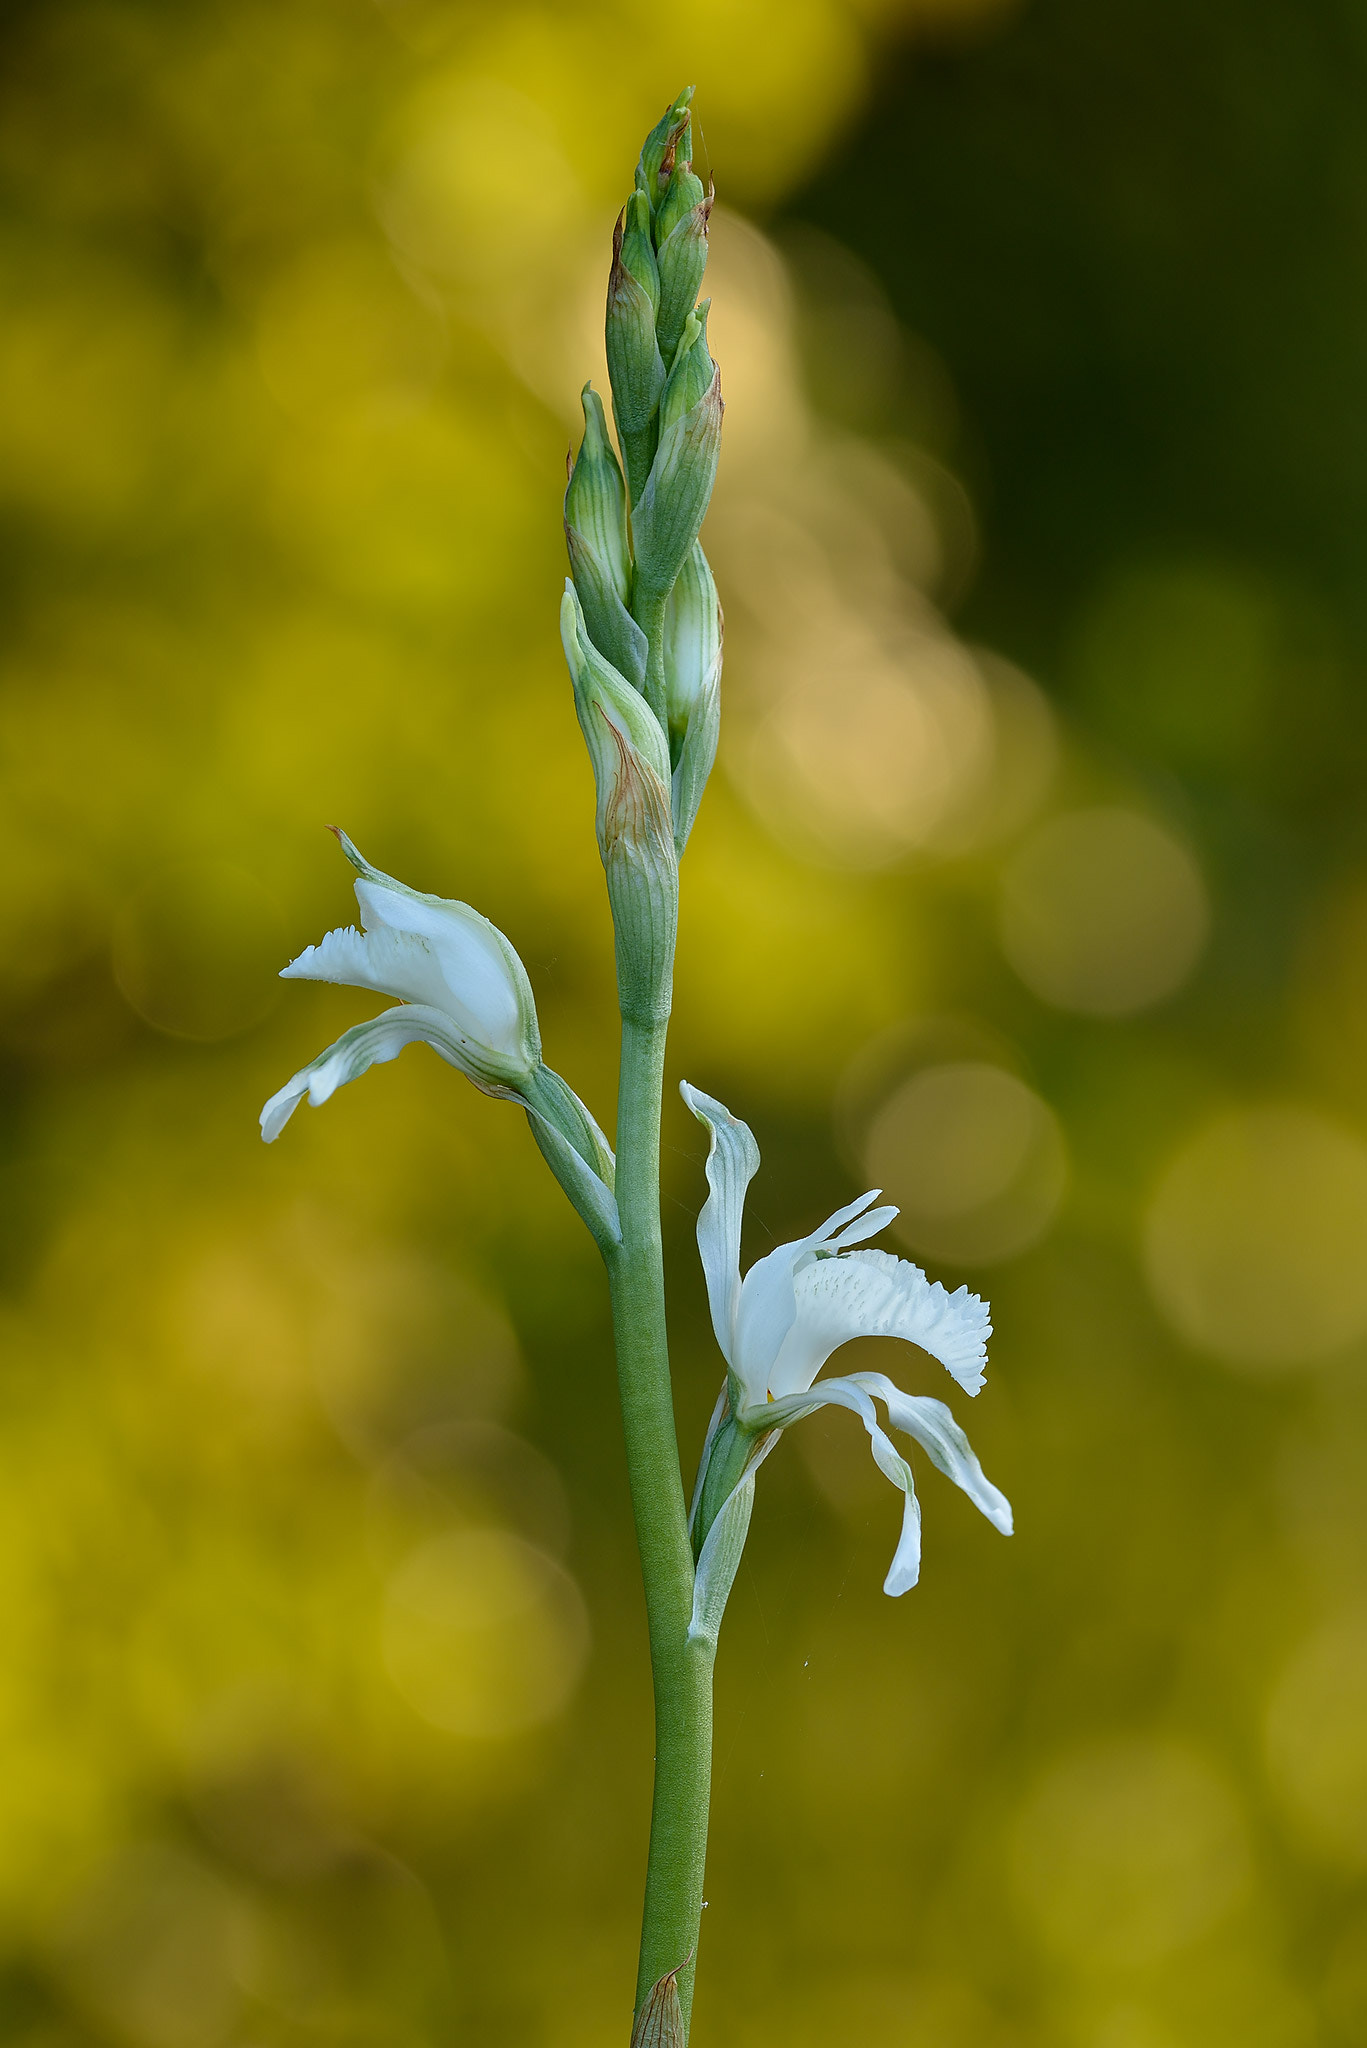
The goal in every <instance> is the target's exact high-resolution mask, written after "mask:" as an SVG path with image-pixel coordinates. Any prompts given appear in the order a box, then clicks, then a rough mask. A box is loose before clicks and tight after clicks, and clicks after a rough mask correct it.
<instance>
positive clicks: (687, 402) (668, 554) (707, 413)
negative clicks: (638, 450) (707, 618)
mask: <svg viewBox="0 0 1367 2048" xmlns="http://www.w3.org/2000/svg"><path fill="white" fill-rule="evenodd" d="M706 310H707V309H706V307H705V306H704V307H703V309H702V311H703V320H702V321H699V320H697V319H696V317H695V316H692V315H690V318H689V321H688V323H687V324H686V326H685V329H684V337H683V340H682V341H681V342H680V344H679V355H678V358H677V360H676V361H675V364H674V368H673V370H672V371H671V372H670V384H669V387H667V388H666V392H665V395H664V398H663V399H662V401H661V407H660V442H659V447H658V448H657V450H656V453H655V460H654V462H653V463H652V465H651V470H650V475H649V477H648V478H647V480H646V486H645V489H644V490H643V491H642V493H641V496H640V499H639V501H638V503H637V505H636V509H635V513H634V515H633V518H632V534H633V538H634V541H635V552H636V601H635V609H636V615H637V617H638V618H639V617H641V616H642V605H643V601H644V600H648V599H649V598H651V597H652V596H653V597H654V598H655V600H656V601H657V602H658V601H660V600H662V599H663V598H665V597H667V596H668V594H669V592H670V591H671V590H672V589H673V587H674V579H675V578H676V577H677V575H678V574H679V571H680V570H681V569H682V567H683V565H684V562H685V561H686V560H687V557H688V552H689V549H690V548H691V547H692V545H693V543H694V541H695V540H696V539H697V537H698V529H699V528H700V527H701V525H702V522H703V516H704V514H705V513H706V511H707V506H708V502H709V500H710V499H711V496H712V486H713V483H714V482H715V481H716V475H717V450H718V446H719V444H720V441H721V419H722V399H721V379H720V377H719V376H718V374H717V369H716V365H715V364H714V363H713V361H712V358H711V356H710V355H709V354H708V352H707V334H706V330H705V320H706ZM694 329H696V332H692V330H694Z"/></svg>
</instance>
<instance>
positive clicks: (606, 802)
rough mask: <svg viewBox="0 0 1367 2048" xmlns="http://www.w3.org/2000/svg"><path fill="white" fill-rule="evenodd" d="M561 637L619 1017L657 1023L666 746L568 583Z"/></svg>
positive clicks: (669, 838)
mask: <svg viewBox="0 0 1367 2048" xmlns="http://www.w3.org/2000/svg"><path fill="white" fill-rule="evenodd" d="M560 633H561V638H562V640H563V642H564V647H565V659H566V661H567V663H568V665H569V671H570V676H571V678H572V680H573V683H574V708H575V711H576V712H577V714H578V717H579V725H580V729H581V731H582V732H583V735H584V740H585V743H586V745H587V747H588V750H589V759H590V760H591V761H592V763H593V774H594V782H595V784H596V787H597V793H598V811H597V818H596V825H597V831H598V851H599V853H600V854H601V856H602V861H603V872H604V875H605V876H606V878H607V885H608V901H609V903H610V904H611V906H612V923H613V931H614V934H615V937H616V949H617V989H618V995H619V998H620V1002H621V1009H622V1014H623V1016H626V1017H630V1018H632V1019H633V1020H635V1021H636V1022H638V1023H650V1022H658V1021H659V1020H660V1019H661V1018H662V1017H664V1016H666V1015H668V1011H669V983H670V967H671V962H672V960H673V957H674V935H675V930H676V927H677V924H678V915H679V864H678V859H677V856H676V854H675V851H674V829H673V815H672V812H671V809H670V801H669V772H670V771H669V748H668V744H667V742H666V740H665V736H664V733H663V731H662V730H661V727H660V725H659V722H658V720H657V719H656V717H655V715H654V713H653V712H652V711H651V709H650V707H649V705H648V704H647V703H646V701H645V699H644V698H643V697H642V696H641V695H640V694H639V693H638V692H637V691H636V690H634V689H633V688H632V687H631V685H630V683H628V682H627V680H626V679H625V677H624V676H622V675H620V674H619V673H618V672H617V670H616V669H615V668H613V667H612V665H611V663H610V662H607V661H605V660H604V659H603V657H602V655H601V654H600V653H599V652H598V650H597V649H596V648H595V647H594V645H593V643H592V641H591V640H590V639H589V637H588V633H587V630H586V628H585V625H584V616H583V612H582V610H581V609H580V605H579V601H578V598H577V596H576V594H575V590H574V586H573V584H567V585H566V587H565V596H564V599H563V600H562V603H561V608H560Z"/></svg>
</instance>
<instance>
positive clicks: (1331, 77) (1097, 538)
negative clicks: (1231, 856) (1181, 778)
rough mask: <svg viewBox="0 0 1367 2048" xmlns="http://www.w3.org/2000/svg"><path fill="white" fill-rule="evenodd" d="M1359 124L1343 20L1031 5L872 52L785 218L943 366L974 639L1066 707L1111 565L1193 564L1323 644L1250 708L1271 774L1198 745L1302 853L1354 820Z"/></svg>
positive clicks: (1237, 5)
mask: <svg viewBox="0 0 1367 2048" xmlns="http://www.w3.org/2000/svg"><path fill="white" fill-rule="evenodd" d="M1364 106H1367V17H1364V16H1363V14H1362V13H1361V11H1360V10H1358V9H1356V8H1353V7H1350V6H1346V5H1336V4H1334V0H1315V4H1311V5H1307V6H1303V7H1297V8H1288V7H1285V6H1281V5H1277V4H1275V0H1271V4H1268V0H1213V4H1211V5H1209V6H1206V7H1202V8H1199V9H1195V10H1193V9H1191V8H1189V7H1184V6H1181V5H1177V4H1172V0H1166V4H1157V5H1156V4H1153V0H1120V4H1118V5H1115V6H1111V7H1107V8H1105V9H1101V10H1098V9H1096V8H1095V7H1092V6H1090V5H1088V4H1086V0H1044V4H1040V5H1037V6H1030V7H1027V8H1025V9H1024V10H1023V11H1022V12H1021V13H1020V14H1019V15H1018V16H1017V17H1016V18H1015V19H1014V20H1012V21H1011V22H1010V23H1009V24H1008V25H1007V26H1006V27H1005V28H1004V29H1002V30H1001V31H999V32H998V33H997V34H996V35H995V36H993V37H991V38H989V39H988V40H986V41H985V42H983V43H982V44H980V45H978V46H970V47H967V48H964V47H960V48H956V49H946V50H943V51H939V52H927V51H926V50H925V48H924V47H918V48H917V49H915V50H911V49H908V50H906V51H904V52H903V53H902V54H901V55H900V57H898V58H895V59H894V60H893V61H891V62H890V63H889V65H888V67H887V70H886V73H885V76H884V79H883V83H882V86H881V89H880V91H879V95H878V99H877V102H876V104H875V106H874V108H873V110H872V112H871V114H870V116H869V118H868V119H867V120H866V121H865V123H864V124H863V126H862V127H861V129H860V130H859V132H858V133H857V134H856V135H854V136H853V137H852V138H851V139H850V140H849V141H848V143H847V144H846V146H845V148H844V150H843V152H842V154H841V156H840V157H839V159H838V160H837V161H836V162H835V163H834V164H831V165H824V166H823V167H822V170H821V173H820V176H819V178H818V179H817V180H816V181H815V182H814V183H813V185H812V186H811V188H810V189H809V190H808V191H807V192H806V193H805V194H803V195H801V196H800V197H799V198H798V199H797V200H796V201H795V202H794V203H793V204H792V205H791V206H790V207H789V208H788V209H787V212H788V216H789V218H796V219H802V220H807V221H810V222H813V223H816V224H818V225H820V226H821V227H823V228H825V229H827V230H828V231H829V232H831V233H832V234H835V235H837V236H839V237H840V239H842V240H843V241H844V242H846V243H847V244H848V245H850V246H851V247H853V248H854V249H856V250H857V251H858V253H859V254H860V255H861V256H862V257H863V258H864V259H865V260H866V261H867V262H868V263H869V264H870V265H871V266H872V267H873V268H874V270H875V271H876V272H877V273H878V275H879V277H880V278H881V279H882V281H883V283H884V285H885V287H886V289H887V291H888V293H889V295H890V297H891V299H892V302H893V304H894V306H895V308H896V310H897V312H898V313H899V314H900V316H901V317H902V319H903V320H904V321H905V322H906V323H907V325H908V326H909V327H910V328H912V329H913V330H915V331H916V332H917V333H920V334H923V335H924V336H925V337H926V338H927V339H928V340H929V341H930V342H931V343H932V344H933V345H934V346H935V347H936V348H937V349H938V350H939V351H940V353H941V354H942V355H943V357H944V358H945V360H946V362H947V363H948V365H949V368H950V371H951V374H952V376H953V378H954V380H955V384H956V386H957V389H958V393H959V397H960V401H961V404H962V409H963V413H964V415H965V418H966V421H967V422H968V426H969V430H970V436H971V440H970V445H969V446H968V447H967V448H965V449H963V450H961V451H960V461H961V463H963V464H964V466H965V467H966V468H967V470H968V473H969V480H970V483H971V484H972V486H973V488H974V490H975V495H976V496H977V499H978V502H979V505H980V508H981V510H982V513H983V524H984V533H985V555H984V563H983V567H982V571H981V575H980V577H979V581H978V584H977V587H976V589H975V591H974V592H973V593H972V595H971V597H970V599H969V601H968V604H967V606H966V609H965V612H964V614H963V616H962V619H961V621H960V623H961V624H962V626H963V627H964V629H965V630H966V631H968V632H969V633H970V634H973V635H979V636H981V637H983V638H985V639H988V640H991V641H993V642H994V643H995V644H998V645H1000V646H1002V647H1003V648H1005V649H1006V650H1007V651H1008V652H1009V653H1011V654H1013V655H1014V656H1015V657H1017V658H1018V659H1021V660H1023V661H1025V662H1026V663H1027V664H1028V665H1030V666H1032V667H1033V668H1034V669H1035V670H1036V671H1037V672H1038V673H1039V674H1040V676H1041V679H1042V680H1043V681H1044V682H1045V683H1046V685H1047V686H1049V687H1051V688H1062V689H1064V691H1065V692H1067V690H1068V688H1069V686H1070V683H1071V675H1070V668H1071V666H1072V664H1071V663H1070V660H1069V638H1070V633H1071V630H1072V627H1073V622H1074V614H1075V612H1076V609H1077V607H1078V605H1079V604H1080V603H1081V602H1082V601H1083V600H1085V599H1086V598H1087V597H1088V596H1089V595H1090V593H1091V591H1092V590H1093V587H1094V586H1095V584H1096V582H1097V580H1098V579H1099V578H1100V577H1102V576H1103V575H1104V574H1105V573H1106V572H1107V571H1108V570H1109V569H1110V567H1111V566H1112V565H1113V564H1114V563H1115V561H1116V560H1117V559H1119V558H1133V557H1136V556H1145V555H1147V556H1162V557H1163V558H1165V559H1171V558H1173V557H1175V556H1183V557H1189V556H1196V557H1200V558H1202V559H1203V560H1205V561H1211V560H1214V561H1216V562H1226V563H1227V562H1230V561H1233V562H1234V563H1235V564H1236V565H1238V566H1239V567H1240V569H1242V570H1243V571H1245V572H1250V573H1251V574H1252V575H1253V576H1255V577H1260V578H1264V579H1267V580H1269V581H1270V582H1272V583H1274V584H1276V585H1278V586H1279V587H1280V589H1281V591H1282V594H1283V598H1284V599H1285V598H1287V597H1288V596H1290V601H1291V604H1292V608H1293V609H1294V610H1297V611H1299V612H1300V613H1301V614H1302V615H1303V621H1302V625H1303V633H1304V635H1305V636H1306V637H1308V638H1309V639H1310V640H1311V641H1315V642H1317V643H1318V644H1319V648H1320V651H1321V652H1322V653H1323V652H1324V651H1325V646H1326V643H1330V644H1331V645H1332V661H1331V663H1330V664H1329V665H1332V666H1335V667H1336V668H1337V670H1338V674H1337V675H1336V677H1335V678H1334V679H1333V680H1332V681H1330V680H1329V679H1327V678H1326V676H1325V675H1324V674H1323V673H1322V671H1323V669H1324V667H1325V666H1326V663H1325V662H1324V661H1323V660H1321V661H1320V662H1319V663H1318V668H1319V670H1320V671H1321V672H1320V673H1317V674H1311V673H1308V672H1307V671H1309V670H1312V669H1314V668H1315V667H1316V666H1317V664H1316V663H1315V662H1314V661H1313V660H1303V661H1300V662H1291V663H1289V664H1287V665H1286V668H1285V673H1284V675H1283V678H1282V686H1281V688H1280V690H1278V691H1277V692H1275V693H1274V694H1275V695H1276V696H1277V697H1278V698H1279V699H1280V701H1279V702H1277V703H1273V704H1268V705H1266V706H1265V707H1264V708H1263V716H1264V721H1265V726H1266V728H1267V729H1266V730H1265V732H1264V735H1263V739H1264V744H1263V746H1262V747H1255V748H1254V750H1253V751H1254V752H1255V753H1258V754H1261V755H1264V756H1266V755H1271V756H1272V757H1274V759H1276V758H1277V757H1280V759H1279V760H1278V761H1277V765H1276V767H1275V768H1274V769H1273V770H1271V771H1270V772H1269V769H1268V765H1267V761H1266V759H1264V760H1261V761H1255V762H1249V761H1248V760H1247V759H1245V761H1243V762H1241V761H1240V760H1239V759H1238V757H1237V753H1234V754H1233V757H1232V758H1231V750H1230V749H1229V748H1225V749H1219V748H1208V749H1207V750H1206V752H1207V755H1208V756H1209V755H1210V754H1212V753H1220V754H1222V756H1223V758H1222V759H1221V760H1220V761H1219V763H1218V765H1215V766H1214V772H1213V773H1208V774H1207V775H1206V777H1205V778H1204V779H1206V780H1212V781H1215V782H1221V783H1226V784H1227V783H1229V782H1230V781H1231V780H1233V781H1235V782H1238V781H1239V780H1240V779H1242V780H1243V782H1244V783H1245V786H1246V787H1249V788H1252V787H1253V786H1254V785H1257V786H1258V793H1259V795H1264V794H1274V793H1275V796H1276V798H1277V799H1278V801H1277V804H1276V808H1277V809H1279V810H1283V811H1285V810H1287V809H1290V810H1291V811H1294V812H1297V813H1299V814H1300V819H1301V822H1302V823H1303V824H1304V825H1305V826H1306V827H1307V828H1308V829H1309V831H1310V834H1311V836H1312V837H1313V838H1315V839H1318V840H1319V841H1320V842H1321V844H1323V842H1324V839H1325V837H1326V835H1329V836H1333V837H1338V836H1339V835H1346V836H1347V838H1348V840H1349V841H1350V842H1351V843H1353V844H1354V845H1360V843H1361V838H1362V830H1363V827H1362V822H1361V817H1360V804H1359V802H1358V796H1359V793H1360V790H1361V786H1362V769H1363V762H1364V745H1363V742H1364V720H1363V711H1362V691H1361V667H1362V663H1363V658H1364V653H1365V652H1367V596H1365V594H1364V581H1363V575H1362V562H1363V557H1364V552H1365V551H1367V394H1365V393H1364V381H1365V380H1367V119H1364V113H1363V109H1364ZM974 444H976V445H974ZM975 471H976V472H978V473H976V474H975V473H974V472H975ZM1292 592H1294V596H1291V595H1290V594H1291V593H1292ZM1310 615H1317V616H1314V617H1313V618H1312V617H1311V616H1310ZM1298 670H1299V671H1300V672H1299V673H1297V671H1298ZM1077 708H1078V709H1079V710H1080V712H1081V715H1082V717H1083V721H1084V723H1091V724H1093V725H1095V726H1096V727H1097V728H1098V729H1099V731H1100V732H1106V731H1109V733H1110V735H1111V736H1113V737H1114V738H1115V739H1116V740H1117V741H1119V743H1120V744H1121V745H1122V746H1124V747H1125V748H1126V749H1127V751H1131V752H1133V753H1136V754H1138V755H1140V756H1148V757H1149V758H1151V759H1153V760H1154V762H1155V764H1156V765H1157V764H1161V765H1163V766H1171V767H1173V768H1176V769H1178V770H1179V771H1191V770H1193V769H1194V768H1196V767H1198V766H1199V767H1200V768H1201V769H1204V770H1210V769H1211V768H1212V763H1211V762H1210V760H1209V759H1207V760H1205V761H1202V762H1200V763H1199V764H1198V763H1194V762H1192V761H1191V760H1190V759H1183V758H1182V748H1181V746H1180V745H1179V744H1174V743H1172V738H1171V735H1168V736H1167V743H1165V735H1164V734H1163V733H1162V732H1158V731H1155V730H1153V727H1154V726H1155V724H1156V723H1157V721H1156V720H1153V719H1150V720H1149V721H1148V727H1149V729H1148V730H1144V729H1143V728H1144V725H1145V720H1144V718H1143V716H1142V714H1137V713H1136V712H1135V711H1134V709H1133V707H1132V706H1131V707H1129V708H1126V707H1124V706H1113V705H1112V706H1104V707H1103V706H1099V705H1097V704H1096V703H1086V704H1083V705H1080V706H1079V707H1077ZM1288 748H1289V750H1290V758H1288V756H1287V749H1288ZM1188 752H1190V750H1188ZM1196 779H1197V780H1198V781H1199V780H1201V779H1203V778H1202V777H1201V776H1199V775H1198V776H1197V777H1196ZM1340 843H1341V842H1340Z"/></svg>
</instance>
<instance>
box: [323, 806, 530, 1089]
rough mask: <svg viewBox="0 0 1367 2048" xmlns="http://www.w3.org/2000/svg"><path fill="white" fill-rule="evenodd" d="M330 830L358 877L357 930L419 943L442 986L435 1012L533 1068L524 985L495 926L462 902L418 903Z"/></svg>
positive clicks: (522, 972)
mask: <svg viewBox="0 0 1367 2048" xmlns="http://www.w3.org/2000/svg"><path fill="white" fill-rule="evenodd" d="M333 829H334V830H335V831H337V838H338V840H339V841H340V843H341V847H342V851H343V852H344V853H345V855H346V857H347V859H348V860H349V861H350V862H351V865H352V866H353V867H354V868H355V869H357V871H358V874H359V879H358V881H357V883H356V897H357V901H358V902H359V903H360V906H361V917H362V919H363V921H364V923H365V924H366V925H367V926H368V927H370V928H372V929H373V928H374V927H375V926H376V925H386V926H388V927H389V928H390V929H391V930H393V931H399V932H411V933H412V934H413V935H414V936H415V937H416V938H420V939H426V941H427V943H428V944H429V946H430V947H431V948H432V952H433V954H434V956H435V958H436V961H437V965H438V968H439V971H440V973H441V976H442V980H443V981H444V983H445V985H446V993H445V995H444V997H443V999H442V1006H443V1008H445V1009H449V1010H450V1011H451V1014H452V1015H453V1016H454V1017H455V1019H456V1021H457V1023H458V1024H459V1025H460V1027H461V1029H462V1030H463V1031H465V1032H466V1033H468V1035H469V1036H470V1037H471V1038H478V1039H480V1040H482V1042H483V1043H484V1044H485V1045H487V1046H489V1047H491V1048H492V1049H493V1050H494V1051H495V1052H497V1053H499V1054H501V1055H502V1056H503V1057H504V1058H505V1059H514V1060H518V1061H520V1062H523V1063H525V1064H533V1063H534V1062H535V1060H536V1058H537V1057H538V1056H539V1054H540V1051H541V1044H540V1038H539V1035H538V1032H537V1024H536V1004H535V1002H534V1000H533V997H532V990H531V983H530V982H529V981H528V979H527V971H526V969H525V968H524V967H523V965H522V962H521V960H520V959H519V958H518V956H517V952H516V950H515V949H514V947H513V946H511V945H510V944H509V942H508V940H507V939H506V938H505V937H504V936H503V933H502V932H501V931H500V930H499V929H498V926H497V925H495V924H491V923H490V922H489V920H488V918H487V917H482V916H481V915H480V913H479V911H477V910H475V909H472V907H471V906H470V904H468V903H461V902H458V901H457V900H456V899H455V898H453V897H446V896H425V895H423V894H421V893H420V892H419V891H418V890H417V889H410V888H408V886H407V885H406V884H405V883H403V882H397V881H395V879H394V877H393V876H392V875H386V874H384V873H383V872H382V871H381V870H380V869H379V868H377V867H372V865H371V863H370V862H369V861H368V860H367V859H366V857H365V855H364V854H363V853H361V852H360V850H359V849H358V848H357V847H356V846H354V845H353V844H352V842H351V840H350V839H348V838H347V835H346V833H345V832H342V831H340V830H337V828H336V827H334V828H333Z"/></svg>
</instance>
